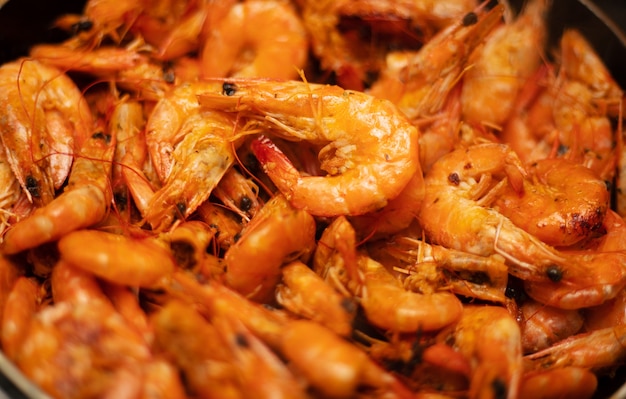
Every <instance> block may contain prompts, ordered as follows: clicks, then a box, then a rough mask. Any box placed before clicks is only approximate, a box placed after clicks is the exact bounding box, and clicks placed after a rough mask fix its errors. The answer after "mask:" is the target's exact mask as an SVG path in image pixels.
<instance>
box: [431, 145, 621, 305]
mask: <svg viewBox="0 0 626 399" xmlns="http://www.w3.org/2000/svg"><path fill="white" fill-rule="evenodd" d="M526 173H527V172H526V170H525V169H524V167H523V166H522V164H521V161H520V160H519V158H518V157H517V155H516V154H515V153H514V152H513V151H511V150H510V148H509V147H508V146H506V145H502V144H495V143H487V144H480V145H475V146H471V147H469V148H467V149H459V150H456V151H453V152H451V153H449V154H447V155H445V156H444V157H442V158H441V159H440V160H439V161H437V162H436V163H435V164H434V165H433V167H432V169H431V170H430V171H429V173H428V174H427V175H426V177H425V183H426V195H425V198H424V202H423V204H422V208H421V212H420V214H419V220H420V223H421V225H422V227H423V228H424V232H425V234H426V237H428V238H429V239H430V240H431V241H432V242H434V243H437V244H440V245H444V246H447V247H450V248H453V249H458V250H464V251H468V252H471V253H475V254H477V255H484V256H488V255H491V254H493V253H499V254H501V255H502V256H504V257H505V259H506V262H507V265H508V268H509V273H510V274H512V275H514V276H516V277H518V278H521V279H522V280H525V281H527V282H531V283H532V284H540V286H541V287H542V288H544V289H542V290H540V289H539V287H536V288H537V289H536V290H534V291H533V292H529V294H530V295H531V297H533V298H534V299H536V300H539V301H540V302H543V303H546V304H549V305H552V306H556V307H560V308H570V309H571V308H580V307H588V306H593V305H599V304H601V303H603V302H604V301H606V300H608V299H610V298H612V297H614V296H615V295H616V294H617V293H618V292H619V291H620V290H621V289H622V288H623V287H624V286H625V285H626V267H624V264H626V263H625V262H626V253H624V252H621V251H620V252H598V253H565V252H563V251H558V250H556V249H555V248H553V247H551V246H549V245H547V244H545V243H544V242H542V241H540V240H539V239H537V238H536V237H534V236H533V235H531V234H529V233H527V232H526V231H525V230H523V229H522V228H520V227H518V226H516V225H515V224H514V223H513V222H512V221H511V220H510V219H509V218H507V217H506V216H505V215H504V214H502V213H500V212H498V211H497V210H495V209H494V208H491V207H490V206H491V205H492V204H493V203H494V201H495V200H496V199H497V198H498V195H499V194H500V193H501V192H502V191H503V190H504V189H506V185H508V184H511V185H512V186H513V187H514V188H516V189H517V190H518V191H519V190H522V188H523V186H524V179H525V178H526Z"/></svg>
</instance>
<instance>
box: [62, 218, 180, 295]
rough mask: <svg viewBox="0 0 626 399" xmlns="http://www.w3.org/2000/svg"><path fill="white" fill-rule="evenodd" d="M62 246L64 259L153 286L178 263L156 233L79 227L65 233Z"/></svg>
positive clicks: (113, 278) (109, 276)
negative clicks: (136, 235) (134, 234)
mask: <svg viewBox="0 0 626 399" xmlns="http://www.w3.org/2000/svg"><path fill="white" fill-rule="evenodd" d="M58 246H59V253H60V255H61V259H62V260H64V261H66V262H68V263H70V264H72V265H74V266H75V267H78V268H81V269H84V270H86V271H90V272H92V273H93V274H95V275H96V276H98V277H101V278H103V279H105V280H107V281H111V282H114V283H118V284H125V285H130V286H141V287H152V286H154V285H155V284H156V283H158V281H159V280H160V279H161V278H163V277H167V276H168V275H169V274H170V273H171V272H172V271H173V270H174V266H175V265H174V261H173V258H172V255H171V253H170V251H169V248H167V247H166V246H165V244H164V243H162V242H160V241H159V240H158V239H156V238H152V237H148V238H144V239H134V238H131V237H126V236H123V235H120V234H111V233H106V232H102V231H98V230H78V231H74V232H71V233H68V234H66V235H64V236H63V237H61V239H60V240H59V243H58Z"/></svg>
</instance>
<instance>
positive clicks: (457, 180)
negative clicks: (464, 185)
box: [448, 172, 461, 186]
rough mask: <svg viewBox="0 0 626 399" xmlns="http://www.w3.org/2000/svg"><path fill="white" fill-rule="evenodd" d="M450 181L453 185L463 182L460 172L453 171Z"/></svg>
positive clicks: (449, 176)
mask: <svg viewBox="0 0 626 399" xmlns="http://www.w3.org/2000/svg"><path fill="white" fill-rule="evenodd" d="M448 181H449V182H450V183H452V184H453V185H455V186H458V185H459V183H461V178H460V177H459V174H458V173H456V172H452V173H450V174H449V175H448Z"/></svg>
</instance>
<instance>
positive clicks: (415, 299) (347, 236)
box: [314, 217, 462, 333]
mask: <svg viewBox="0 0 626 399" xmlns="http://www.w3.org/2000/svg"><path fill="white" fill-rule="evenodd" d="M353 235H354V231H353V228H352V226H351V225H350V223H349V222H348V221H347V219H346V218H345V217H338V218H337V219H335V220H334V221H333V222H332V223H331V224H330V225H329V226H328V227H327V228H326V229H325V230H324V233H322V237H321V239H320V242H324V243H335V244H338V243H339V242H346V243H351V242H353V239H352V237H353ZM329 237H330V238H331V239H329ZM340 245H341V246H340ZM342 246H343V245H342V244H339V245H337V249H338V250H339V251H340V252H339V257H340V258H341V257H342V256H343V259H342V262H332V259H333V256H332V255H331V254H325V253H324V252H326V251H327V250H322V251H323V252H319V253H316V254H315V256H316V258H317V259H315V260H314V262H315V267H316V271H317V270H319V271H318V273H319V274H320V275H321V276H326V275H329V274H331V273H332V274H336V275H339V276H341V275H343V277H340V278H339V279H338V280H339V283H341V284H343V285H344V290H345V291H347V292H348V293H350V294H352V295H354V296H355V297H356V298H358V301H359V303H360V305H361V306H362V307H363V310H364V312H365V316H366V318H367V320H368V321H369V322H370V323H372V324H373V325H375V326H377V327H380V328H382V329H385V330H389V331H392V332H401V333H404V332H415V331H418V330H419V331H433V330H438V329H441V328H442V327H445V326H447V325H449V324H451V323H453V322H455V321H456V320H457V319H458V317H460V314H461V310H462V305H461V302H460V301H459V300H458V299H457V297H456V296H455V295H454V294H452V293H449V292H445V291H435V292H433V291H434V290H432V289H431V290H429V291H424V292H412V291H408V290H406V289H405V288H404V287H403V285H402V282H401V281H400V280H399V279H397V278H396V277H395V276H394V275H393V274H391V273H390V272H389V271H387V269H386V268H385V266H384V265H383V264H381V263H379V262H377V261H375V260H374V259H372V258H370V257H369V256H367V255H366V254H364V253H360V252H358V251H357V250H356V248H355V247H349V248H346V249H342ZM319 247H320V246H318V248H319ZM331 248H332V247H331ZM333 249H334V248H333ZM318 251H319V249H318ZM324 259H329V260H331V262H328V261H327V262H324V261H323V260H324ZM340 267H344V268H346V269H347V270H345V271H341V270H337V271H336V269H339V268H340ZM352 268H354V270H351V269H352ZM332 274H331V275H332ZM351 276H353V277H351ZM381 298H385V300H384V301H383V300H381ZM435 309H436V312H431V310H435Z"/></svg>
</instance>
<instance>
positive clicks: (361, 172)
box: [198, 80, 419, 216]
mask: <svg viewBox="0 0 626 399" xmlns="http://www.w3.org/2000/svg"><path fill="white" fill-rule="evenodd" d="M198 100H199V102H200V104H201V106H202V107H205V108H209V109H216V110H221V111H227V112H236V113H237V115H239V117H245V118H253V119H254V120H255V121H256V122H257V123H258V124H259V126H260V127H263V128H265V129H268V130H269V131H271V132H272V133H273V134H276V135H278V136H282V137H284V138H286V139H289V140H306V141H312V142H315V143H319V144H325V146H324V147H323V148H322V150H321V151H320V153H319V155H318V156H319V157H320V159H321V168H322V169H323V170H325V171H326V172H327V173H328V175H326V176H302V175H301V174H300V173H299V171H297V170H296V169H295V168H294V167H293V166H292V164H291V162H290V161H289V160H288V159H286V157H285V156H284V155H283V154H282V153H281V152H280V151H279V150H278V148H277V147H276V146H275V145H273V144H272V143H271V141H270V140H269V139H268V138H267V137H262V138H259V139H258V140H257V141H254V142H253V143H252V145H253V151H254V153H255V155H256V157H257V158H258V159H259V162H260V163H261V165H263V167H264V171H265V173H267V174H268V175H269V177H270V178H271V179H272V181H273V182H274V184H276V186H277V187H278V188H279V190H280V191H281V192H282V193H283V194H284V195H285V197H287V199H288V200H289V201H290V202H291V203H292V204H293V206H295V207H296V208H301V209H304V210H307V211H308V212H310V213H312V214H313V215H319V216H337V215H346V214H348V215H357V214H363V213H366V212H369V211H373V210H376V209H379V208H381V207H383V206H384V205H385V204H386V203H387V202H388V201H389V200H390V199H392V198H395V197H396V196H397V195H398V194H399V193H400V191H401V190H402V189H403V188H404V186H406V184H407V183H408V182H409V180H410V179H411V177H412V176H413V173H415V172H416V170H417V168H418V162H419V158H418V149H417V140H418V132H417V129H416V128H415V127H414V126H413V125H411V124H410V123H409V122H408V121H407V120H406V119H405V118H404V116H403V115H402V114H401V113H400V112H399V111H398V110H397V109H396V108H395V107H394V106H393V105H392V104H391V103H390V102H388V101H385V100H380V99H376V98H374V97H372V96H368V95H366V94H363V93H359V92H354V91H347V90H344V89H342V88H340V87H338V86H325V85H319V84H309V83H306V82H296V81H287V82H271V81H261V80H258V81H251V80H249V81H245V82H244V81H240V82H237V81H233V83H225V84H224V90H223V94H219V93H204V94H200V95H199V96H198ZM347 115H352V116H356V117H352V118H347ZM361 115H363V116H365V115H367V116H366V117H363V118H361Z"/></svg>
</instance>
